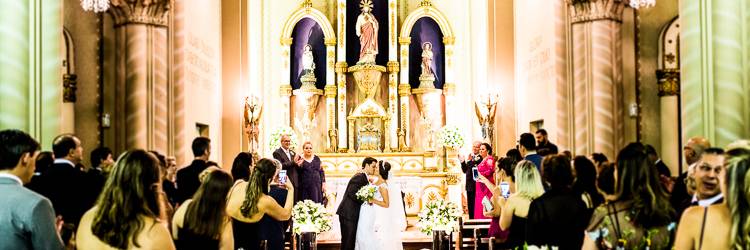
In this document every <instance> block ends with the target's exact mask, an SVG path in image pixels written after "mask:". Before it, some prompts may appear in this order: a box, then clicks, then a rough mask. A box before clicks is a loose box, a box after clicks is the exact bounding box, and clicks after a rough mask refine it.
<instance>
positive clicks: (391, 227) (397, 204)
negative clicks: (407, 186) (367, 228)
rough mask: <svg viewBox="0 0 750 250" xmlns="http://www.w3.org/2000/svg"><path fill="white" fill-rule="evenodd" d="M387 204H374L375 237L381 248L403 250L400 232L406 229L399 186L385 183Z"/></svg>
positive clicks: (383, 249) (382, 249)
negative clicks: (385, 205)
mask: <svg viewBox="0 0 750 250" xmlns="http://www.w3.org/2000/svg"><path fill="white" fill-rule="evenodd" d="M387 187H388V200H389V202H388V203H389V205H388V207H387V208H385V207H381V206H375V238H376V240H377V242H378V243H379V244H380V247H379V248H378V249H381V250H403V249H404V245H403V243H402V242H401V232H402V231H404V230H405V229H406V214H405V213H404V203H403V198H401V187H399V186H398V185H396V184H395V183H389V184H387Z"/></svg>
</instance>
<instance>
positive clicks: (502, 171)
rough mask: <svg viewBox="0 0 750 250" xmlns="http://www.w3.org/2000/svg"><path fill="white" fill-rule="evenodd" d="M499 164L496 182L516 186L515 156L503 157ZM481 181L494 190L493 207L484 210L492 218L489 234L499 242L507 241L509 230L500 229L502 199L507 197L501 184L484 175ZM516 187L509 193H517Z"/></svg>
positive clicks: (485, 214)
mask: <svg viewBox="0 0 750 250" xmlns="http://www.w3.org/2000/svg"><path fill="white" fill-rule="evenodd" d="M497 162H498V164H497V166H496V167H495V174H494V176H493V178H494V179H495V180H494V183H503V182H506V183H508V185H509V187H513V186H515V183H514V180H513V172H512V171H511V168H513V166H514V165H515V164H516V163H517V162H516V161H515V160H514V159H513V158H508V157H503V158H500V160H498V161H497ZM479 182H481V183H484V184H485V185H487V187H488V188H489V189H490V191H491V192H492V199H491V202H492V209H490V210H489V211H488V210H484V216H486V217H490V218H492V221H490V228H489V230H488V234H489V236H490V237H495V238H496V239H498V241H499V242H502V241H505V240H506V238H508V233H509V231H508V230H505V231H503V230H500V216H501V215H502V211H503V210H502V207H501V206H500V200H501V199H504V198H506V197H505V196H503V192H502V188H501V187H500V186H499V185H495V184H493V182H491V181H490V180H488V179H487V178H485V177H484V176H480V177H479ZM513 189H515V187H513V188H511V190H510V192H509V193H511V194H512V193H515V190H513Z"/></svg>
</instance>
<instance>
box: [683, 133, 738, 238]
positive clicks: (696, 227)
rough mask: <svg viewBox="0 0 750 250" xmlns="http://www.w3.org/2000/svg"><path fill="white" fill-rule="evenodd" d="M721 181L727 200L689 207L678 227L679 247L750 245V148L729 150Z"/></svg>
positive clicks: (720, 177) (720, 175)
mask: <svg viewBox="0 0 750 250" xmlns="http://www.w3.org/2000/svg"><path fill="white" fill-rule="evenodd" d="M726 157H727V159H726V163H727V166H726V168H725V169H722V171H721V173H720V174H719V175H718V177H719V185H720V187H721V189H722V193H725V194H726V199H725V201H724V202H723V203H719V204H715V205H710V206H707V207H704V206H693V207H690V208H688V209H687V210H685V212H684V214H683V215H682V218H681V219H680V224H679V225H680V227H679V228H678V229H677V237H676V239H675V245H674V247H675V249H702V248H703V246H706V249H707V248H711V249H748V248H750V237H749V236H748V235H750V226H748V223H747V221H748V220H750V207H748V204H750V200H749V199H748V197H750V191H748V190H750V188H748V187H750V183H748V181H747V180H748V179H747V176H748V169H750V148H743V147H738V148H731V149H729V150H728V151H727V154H726Z"/></svg>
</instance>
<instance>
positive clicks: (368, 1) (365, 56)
mask: <svg viewBox="0 0 750 250" xmlns="http://www.w3.org/2000/svg"><path fill="white" fill-rule="evenodd" d="M359 6H360V7H361V8H362V13H361V14H359V17H357V23H356V26H355V27H356V30H357V36H358V37H359V46H360V49H359V61H358V62H357V64H375V56H376V55H377V54H378V28H379V26H378V20H377V19H375V16H374V15H372V13H371V11H372V7H373V6H372V0H362V2H360V5H359Z"/></svg>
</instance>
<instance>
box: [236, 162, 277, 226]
mask: <svg viewBox="0 0 750 250" xmlns="http://www.w3.org/2000/svg"><path fill="white" fill-rule="evenodd" d="M275 174H276V164H275V163H274V160H270V159H266V158H263V159H260V160H259V161H258V164H257V165H256V166H255V170H253V172H252V173H251V174H250V179H249V180H248V183H247V190H246V191H245V201H243V202H242V206H241V207H240V213H241V214H242V216H245V217H246V218H250V217H251V216H252V215H253V214H255V213H257V212H258V200H260V197H261V196H262V195H264V194H266V195H267V194H268V184H270V183H271V178H273V176H274V175H275Z"/></svg>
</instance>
